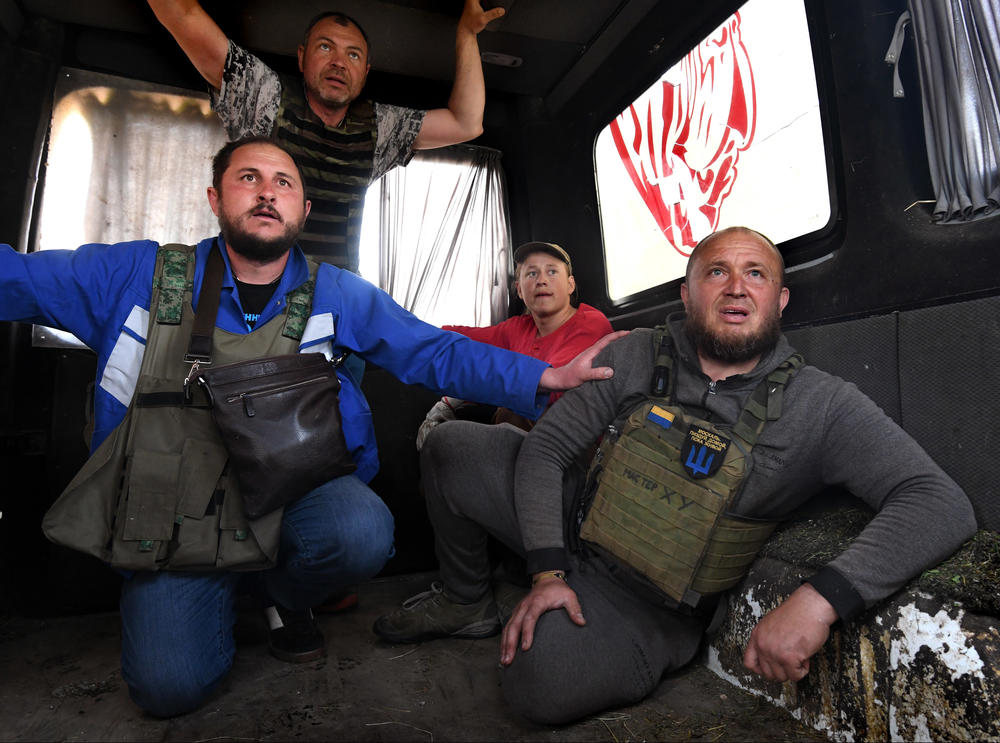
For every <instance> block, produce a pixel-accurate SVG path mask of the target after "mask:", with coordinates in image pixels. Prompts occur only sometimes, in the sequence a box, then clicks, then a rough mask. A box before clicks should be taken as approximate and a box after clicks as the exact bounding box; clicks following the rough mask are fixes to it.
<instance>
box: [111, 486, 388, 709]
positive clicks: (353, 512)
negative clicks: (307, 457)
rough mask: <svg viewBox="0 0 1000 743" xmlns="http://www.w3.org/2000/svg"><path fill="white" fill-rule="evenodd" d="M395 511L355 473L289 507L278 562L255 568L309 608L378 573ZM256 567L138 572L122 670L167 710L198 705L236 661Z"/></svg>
mask: <svg viewBox="0 0 1000 743" xmlns="http://www.w3.org/2000/svg"><path fill="white" fill-rule="evenodd" d="M392 535H393V519H392V514H391V513H390V512H389V509H388V508H387V507H386V505H385V503H383V502H382V499H381V498H379V497H378V496H377V495H376V494H375V493H374V492H373V491H372V490H371V489H370V488H369V487H368V486H367V485H365V484H364V483H363V482H361V481H360V480H359V479H358V478H357V477H355V476H354V475H348V476H346V477H340V478H337V479H336V480H332V481H330V482H328V483H326V484H325V485H322V486H320V487H318V488H316V489H315V490H313V491H312V492H310V493H308V494H307V495H305V496H304V497H302V498H300V499H299V500H298V501H296V502H295V503H294V504H292V505H291V506H288V507H287V508H286V509H285V513H284V518H283V520H282V524H281V551H280V553H279V561H278V565H277V566H276V567H275V568H273V569H271V570H266V571H262V572H260V573H256V574H252V575H253V577H254V578H255V579H256V580H257V581H259V583H260V585H261V587H262V590H263V591H264V592H265V593H266V594H267V595H268V596H269V598H270V599H271V600H273V601H274V602H276V603H278V604H281V605H282V606H284V607H286V608H289V609H296V610H304V609H308V608H309V607H311V606H313V605H314V604H317V603H319V602H320V601H322V600H323V599H324V598H326V597H327V596H329V595H330V594H331V593H335V592H336V591H338V590H340V589H342V588H344V587H346V586H349V585H352V584H355V583H358V582H360V581H364V580H367V579H369V578H371V577H372V576H374V575H375V574H376V573H378V572H379V570H381V569H382V567H383V566H384V565H385V563H386V562H387V561H388V559H389V558H390V557H392V554H393V546H392ZM245 575H247V574H246V573H225V572H220V573H185V572H174V571H163V572H137V573H134V574H133V575H132V576H131V577H130V578H127V579H126V580H125V581H124V582H123V584H122V593H121V604H120V609H121V621H122V676H123V677H124V679H125V683H126V684H128V687H129V694H130V695H131V697H132V700H133V701H134V702H135V703H136V704H138V705H139V706H140V707H142V708H143V709H144V710H146V711H147V712H149V713H151V714H153V715H156V716H158V717H173V716H175V715H180V714H184V713H185V712H190V711H192V710H194V709H197V708H198V707H199V706H201V704H202V703H203V702H204V701H205V700H206V699H207V698H208V696H209V695H210V694H211V693H212V692H213V691H214V690H215V688H216V686H217V685H218V684H219V682H220V681H221V680H222V679H223V677H224V676H225V675H226V673H227V672H228V671H229V669H230V667H231V666H232V663H233V655H234V654H235V651H236V647H235V643H234V641H233V625H234V623H235V621H236V614H235V610H234V603H235V596H236V588H237V584H238V583H239V582H240V579H241V577H243V576H245Z"/></svg>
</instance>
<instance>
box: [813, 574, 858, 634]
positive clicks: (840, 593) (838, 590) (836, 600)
mask: <svg viewBox="0 0 1000 743" xmlns="http://www.w3.org/2000/svg"><path fill="white" fill-rule="evenodd" d="M803 583H808V584H809V585H811V586H812V587H813V588H815V589H816V590H817V591H819V594H820V595H821V596H822V597H823V598H825V599H826V600H827V601H829V602H830V604H831V605H832V606H833V610H834V611H836V612H837V616H838V617H840V620H841V621H842V622H848V621H850V620H851V619H854V617H856V616H858V614H860V613H861V612H863V611H864V610H865V601H864V599H862V598H861V594H859V593H858V592H857V591H856V590H854V586H852V585H851V584H850V582H849V581H848V580H847V578H845V577H844V576H843V575H841V574H840V573H838V572H837V571H836V570H834V569H833V568H831V567H825V568H823V569H822V570H820V571H819V572H818V573H816V574H815V575H813V576H811V577H809V578H806V579H805V580H804V581H803Z"/></svg>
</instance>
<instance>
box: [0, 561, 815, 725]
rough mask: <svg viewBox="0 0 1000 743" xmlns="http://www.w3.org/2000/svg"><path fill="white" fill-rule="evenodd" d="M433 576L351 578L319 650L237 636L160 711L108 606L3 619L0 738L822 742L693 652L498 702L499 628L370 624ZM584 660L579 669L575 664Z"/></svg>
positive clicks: (324, 622) (327, 619)
mask: <svg viewBox="0 0 1000 743" xmlns="http://www.w3.org/2000/svg"><path fill="white" fill-rule="evenodd" d="M432 577H433V576H432V575H431V574H421V575H410V576H402V577H392V578H384V579H380V580H376V581H373V582H371V583H367V584H365V585H363V586H362V587H361V592H360V605H359V607H358V608H357V609H354V610H352V611H349V612H344V613H341V614H336V615H324V616H321V617H320V624H321V626H322V628H323V630H324V633H325V634H326V638H327V650H328V655H327V657H326V658H325V659H323V660H319V661H315V662H313V663H306V664H302V665H290V664H287V663H282V662H280V661H278V660H275V659H274V658H272V657H271V656H270V655H269V654H268V652H267V647H266V644H263V643H261V642H259V641H258V642H253V641H252V638H251V641H248V642H244V643H242V644H240V646H239V650H238V652H237V656H236V661H235V664H234V666H233V670H232V672H231V673H230V675H229V677H228V679H227V681H226V683H225V684H224V686H223V688H222V689H221V691H220V692H219V693H218V694H217V696H216V697H215V698H214V699H213V700H212V701H211V702H210V703H209V704H207V705H205V706H204V707H203V708H202V709H200V710H198V711H196V712H193V713H191V714H189V715H185V716H182V717H179V718H175V719H171V720H159V719H155V718H152V717H150V716H148V715H145V714H144V713H143V712H141V711H140V710H139V709H138V708H137V707H136V706H135V705H134V704H133V703H132V702H131V700H130V699H129V697H128V692H127V690H126V688H125V685H124V683H123V682H122V679H121V675H120V673H119V667H118V653H119V641H118V633H119V622H118V615H117V614H116V613H104V614H92V615H86V616H78V617H60V618H56V619H27V618H22V617H9V616H8V617H5V618H3V619H2V620H0V739H2V740H5V741H8V740H11V741H48V740H62V741H181V740H184V741H205V742H208V741H213V742H216V741H219V742H221V741H257V740H267V741H287V740H303V741H313V740H315V741H423V742H432V741H551V742H555V741H614V742H615V743H625V742H626V741H643V740H647V741H651V740H663V741H786V740H787V741H818V740H819V741H821V740H826V738H825V736H823V735H822V734H821V733H818V732H816V731H814V730H810V729H806V728H804V727H802V726H800V725H799V724H798V723H797V722H796V721H795V720H793V719H792V718H791V717H790V716H789V715H788V714H787V712H785V711H784V710H781V709H777V708H774V707H772V706H770V705H769V704H768V703H767V702H765V701H763V700H760V699H758V698H756V697H753V696H750V695H748V694H746V693H744V692H742V691H741V690H739V689H737V688H735V687H732V686H730V685H729V684H728V683H727V682H725V681H723V680H721V679H719V678H718V677H717V676H715V675H714V674H713V673H712V672H711V671H708V670H707V669H705V668H704V667H703V666H702V665H700V664H694V665H692V666H690V667H689V668H687V669H685V670H684V671H682V672H680V673H677V674H674V675H672V676H670V677H668V678H665V679H664V680H663V682H662V683H661V684H660V686H659V688H658V689H657V691H656V692H655V694H653V695H652V697H650V698H649V699H647V700H646V701H644V702H643V703H642V704H639V705H636V706H633V707H628V708H623V709H618V710H614V711H608V712H607V713H604V714H601V715H598V716H595V717H591V718H588V719H585V720H582V721H580V722H578V723H576V724H573V725H568V726H563V727H544V726H537V725H533V724H532V723H529V722H527V721H526V720H524V719H522V718H518V717H517V716H515V715H514V714H513V713H511V712H510V711H509V710H507V709H506V708H505V705H504V703H503V700H502V697H501V695H500V690H499V688H498V676H497V671H496V668H497V657H498V655H499V638H496V637H494V638H490V639H488V640H476V641H470V640H436V641H433V642H427V643H422V644H419V645H398V646H393V645H388V644H386V643H383V642H381V641H379V640H378V639H377V638H376V636H375V635H374V634H373V633H372V631H371V625H372V622H373V621H374V620H375V618H376V617H377V616H378V615H379V614H382V613H384V612H385V611H387V610H389V609H391V608H392V607H394V606H397V605H398V604H399V603H400V602H401V601H402V600H403V599H405V598H406V597H408V596H410V595H412V594H414V593H417V592H419V591H421V590H424V589H426V587H427V585H428V584H429V583H430V580H431V579H432ZM581 672H586V669H581Z"/></svg>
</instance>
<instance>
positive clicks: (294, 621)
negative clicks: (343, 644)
mask: <svg viewBox="0 0 1000 743" xmlns="http://www.w3.org/2000/svg"><path fill="white" fill-rule="evenodd" d="M264 614H265V616H266V617H267V623H268V626H269V627H270V633H269V635H268V640H267V647H268V650H270V651H271V655H273V656H274V657H275V658H277V659H278V660H283V661H285V662H286V663H308V662H309V661H311V660H316V659H317V658H322V657H323V656H324V655H326V643H325V642H324V640H323V633H322V632H320V629H319V625H317V624H316V618H315V617H314V616H313V613H312V609H306V610H305V611H292V610H291V609H286V608H285V607H283V606H276V605H275V606H268V607H267V608H266V609H264Z"/></svg>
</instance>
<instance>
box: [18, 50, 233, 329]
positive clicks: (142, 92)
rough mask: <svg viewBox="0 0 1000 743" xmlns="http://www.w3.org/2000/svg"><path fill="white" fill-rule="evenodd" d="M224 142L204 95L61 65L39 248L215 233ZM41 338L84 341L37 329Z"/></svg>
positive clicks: (164, 240)
mask: <svg viewBox="0 0 1000 743" xmlns="http://www.w3.org/2000/svg"><path fill="white" fill-rule="evenodd" d="M224 142H225V134H224V132H223V131H222V128H221V127H220V126H219V122H218V118H217V117H216V115H215V113H214V112H213V111H212V110H211V107H210V106H209V102H208V96H207V95H198V94H190V93H188V92H187V91H180V90H177V89H173V88H167V87H164V86H156V85H151V84H146V83H141V82H138V81H134V80H129V79H127V78H121V77H115V76H112V75H102V74H97V73H92V72H87V71H83V70H74V69H63V70H61V71H60V75H59V82H58V84H57V86H56V91H55V96H54V103H53V108H52V121H51V128H50V131H49V143H48V152H47V153H46V162H45V181H44V188H43V190H42V197H41V208H40V213H39V218H38V228H37V231H36V242H35V249H37V250H50V249H54V248H65V249H75V248H77V247H78V246H80V245H84V244H86V243H114V242H121V241H123V240H135V239H140V238H151V239H154V240H157V241H159V242H161V243H167V242H182V243H194V242H197V241H198V240H200V239H202V238H204V237H205V236H207V235H213V234H215V233H216V232H218V229H219V227H218V223H217V222H216V220H215V216H214V215H213V214H212V212H211V210H210V209H209V207H208V202H207V200H206V196H205V188H206V186H208V185H209V184H210V183H211V180H212V156H213V155H214V154H215V152H216V151H217V150H218V149H219V148H220V147H221V146H222V145H223V143H224ZM34 338H35V343H36V345H70V346H80V345H81V344H80V343H79V341H77V340H76V339H75V338H73V337H72V336H70V335H69V334H67V333H63V332H61V331H56V330H52V329H48V328H36V329H35V333H34Z"/></svg>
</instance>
